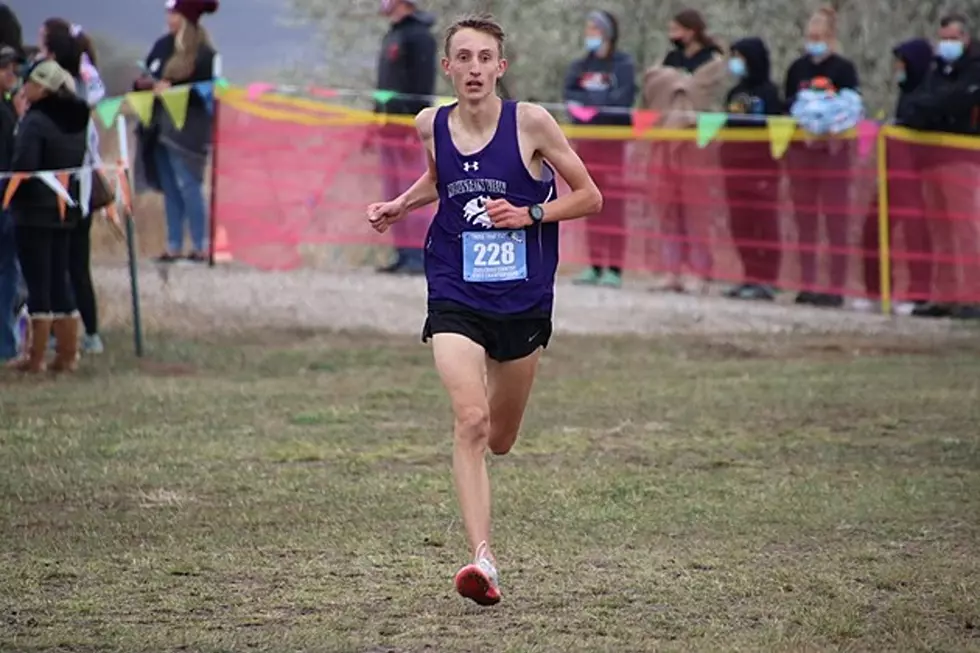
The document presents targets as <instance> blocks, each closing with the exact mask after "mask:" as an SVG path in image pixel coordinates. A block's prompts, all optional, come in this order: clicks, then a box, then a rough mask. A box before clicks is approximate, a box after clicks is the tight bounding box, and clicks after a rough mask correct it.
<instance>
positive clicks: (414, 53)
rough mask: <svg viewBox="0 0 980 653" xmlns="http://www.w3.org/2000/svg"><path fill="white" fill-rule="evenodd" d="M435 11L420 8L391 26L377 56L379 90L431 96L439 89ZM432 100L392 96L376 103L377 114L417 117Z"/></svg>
mask: <svg viewBox="0 0 980 653" xmlns="http://www.w3.org/2000/svg"><path fill="white" fill-rule="evenodd" d="M435 22H436V20H435V17H434V16H433V15H432V14H429V13H426V12H422V11H417V12H415V13H413V14H409V15H408V16H406V17H405V18H403V19H402V20H400V21H398V22H397V23H395V24H394V25H392V26H391V29H389V30H388V33H387V34H385V37H384V40H383V41H382V42H381V55H380V57H379V58H378V84H377V87H378V89H379V90H383V91H395V92H396V93H401V94H406V95H423V96H430V95H433V94H434V93H435V90H436V40H435V37H433V36H432V25H433V24H435ZM430 104H431V100H423V99H416V98H397V97H396V98H392V99H391V101H389V102H387V103H384V104H382V103H381V102H376V103H375V105H374V110H375V112H376V113H388V114H392V115H411V116H414V115H415V114H417V113H418V112H419V111H421V110H422V109H424V108H425V107H427V106H429V105H430Z"/></svg>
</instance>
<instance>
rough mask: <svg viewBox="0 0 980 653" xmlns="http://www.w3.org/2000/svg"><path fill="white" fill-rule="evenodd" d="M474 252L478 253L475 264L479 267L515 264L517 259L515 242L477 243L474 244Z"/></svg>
mask: <svg viewBox="0 0 980 653" xmlns="http://www.w3.org/2000/svg"><path fill="white" fill-rule="evenodd" d="M473 252H474V253H475V254H476V259H475V260H474V261H473V265H475V266H477V267H493V266H497V265H513V264H514V262H515V261H516V260H517V256H516V255H515V253H514V243H487V244H484V243H477V244H475V245H474V246H473Z"/></svg>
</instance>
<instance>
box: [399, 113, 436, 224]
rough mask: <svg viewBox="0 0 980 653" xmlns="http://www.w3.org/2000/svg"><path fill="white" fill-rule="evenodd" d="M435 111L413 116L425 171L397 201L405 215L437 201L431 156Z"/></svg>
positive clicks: (432, 158) (434, 166)
mask: <svg viewBox="0 0 980 653" xmlns="http://www.w3.org/2000/svg"><path fill="white" fill-rule="evenodd" d="M435 115H436V110H435V109H434V108H432V107H428V108H425V109H422V110H421V111H419V114H418V115H417V116H415V128H416V129H417V130H418V133H419V140H421V141H422V147H423V148H424V149H425V161H426V170H425V172H424V173H422V176H421V177H419V178H418V180H417V181H416V182H415V183H414V184H412V186H411V188H409V189H408V190H406V191H405V192H404V193H402V194H401V195H400V196H399V197H398V199H397V201H398V203H399V204H401V206H402V207H403V210H404V211H405V212H406V213H410V212H412V211H415V210H416V209H420V208H422V207H423V206H428V205H429V204H432V203H433V202H435V201H437V200H438V199H439V192H438V190H436V181H437V177H436V161H435V157H433V155H432V150H433V147H432V143H433V141H432V125H433V122H434V120H435Z"/></svg>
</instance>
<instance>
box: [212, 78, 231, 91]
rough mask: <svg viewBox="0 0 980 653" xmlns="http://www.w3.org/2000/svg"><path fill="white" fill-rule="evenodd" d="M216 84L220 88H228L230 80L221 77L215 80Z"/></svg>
mask: <svg viewBox="0 0 980 653" xmlns="http://www.w3.org/2000/svg"><path fill="white" fill-rule="evenodd" d="M214 85H215V86H217V87H218V88H228V80H227V79H225V78H224V77H219V78H218V79H216V80H214Z"/></svg>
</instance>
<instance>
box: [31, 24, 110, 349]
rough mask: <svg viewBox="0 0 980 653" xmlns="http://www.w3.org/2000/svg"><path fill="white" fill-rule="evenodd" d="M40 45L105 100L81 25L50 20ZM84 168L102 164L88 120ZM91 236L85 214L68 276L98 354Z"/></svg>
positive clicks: (91, 99) (86, 343) (72, 242)
mask: <svg viewBox="0 0 980 653" xmlns="http://www.w3.org/2000/svg"><path fill="white" fill-rule="evenodd" d="M40 43H41V49H42V52H43V53H45V54H46V56H48V57H50V58H53V59H54V60H55V61H57V62H58V64H59V65H60V66H61V67H62V68H64V69H65V70H66V71H68V73H69V74H70V75H71V76H72V77H73V78H74V80H75V88H76V90H77V92H78V94H79V97H81V98H82V99H83V100H85V102H86V104H88V105H89V107H92V108H94V107H95V105H96V104H98V103H99V102H100V101H101V100H102V98H103V97H105V86H104V85H103V83H102V78H101V77H100V76H99V72H98V69H97V68H96V65H95V62H96V54H95V48H94V46H93V45H92V41H91V40H90V39H89V38H88V35H87V34H85V32H84V31H83V30H82V28H81V26H79V25H73V24H71V23H69V22H68V21H66V20H64V19H61V18H49V19H48V20H46V21H45V22H44V25H43V26H42V27H41V34H40ZM85 165H87V166H93V167H98V166H101V165H102V157H101V155H100V153H99V131H98V128H97V127H96V126H95V121H94V120H89V126H88V148H87V150H86V152H85ZM91 233H92V216H91V212H89V214H85V215H82V219H81V221H80V222H79V224H78V227H76V228H75V229H72V230H71V234H70V235H69V246H68V275H69V280H70V282H71V288H72V292H73V293H74V295H75V303H76V304H77V305H78V311H79V313H80V314H81V316H82V324H83V325H84V327H85V335H84V336H83V337H82V353H86V354H99V353H102V351H103V344H102V338H101V336H99V321H98V319H99V318H98V302H97V301H96V298H95V286H94V284H93V283H92V269H91V255H92V244H91Z"/></svg>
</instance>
